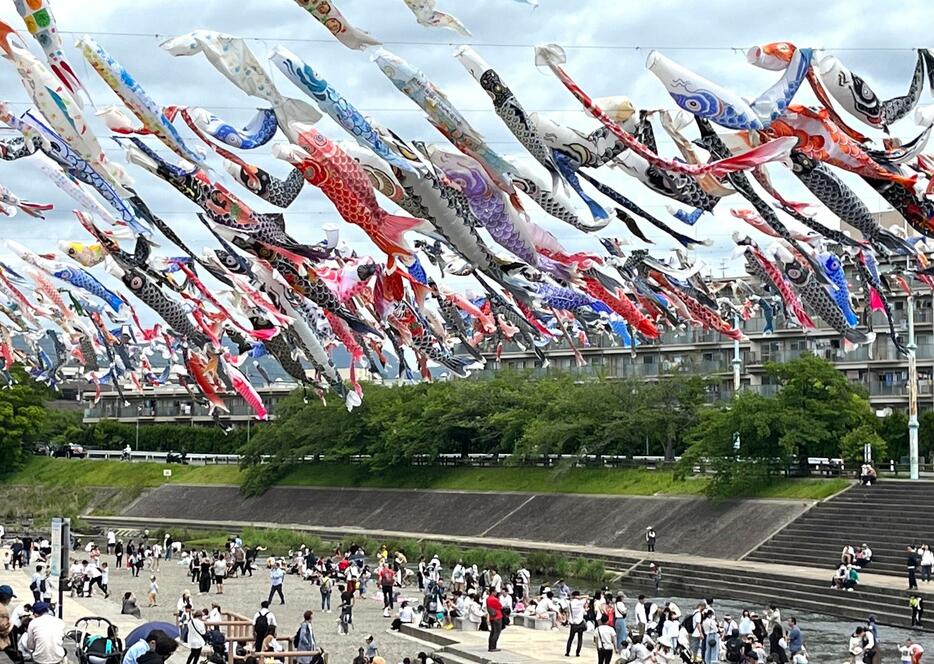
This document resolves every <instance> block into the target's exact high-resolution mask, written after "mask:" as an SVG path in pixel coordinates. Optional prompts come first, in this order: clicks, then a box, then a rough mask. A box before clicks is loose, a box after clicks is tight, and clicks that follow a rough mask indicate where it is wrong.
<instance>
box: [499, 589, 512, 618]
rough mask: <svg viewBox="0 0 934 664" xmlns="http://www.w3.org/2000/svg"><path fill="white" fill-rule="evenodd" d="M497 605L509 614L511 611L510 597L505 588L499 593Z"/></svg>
mask: <svg viewBox="0 0 934 664" xmlns="http://www.w3.org/2000/svg"><path fill="white" fill-rule="evenodd" d="M499 603H500V604H502V605H503V608H504V609H509V611H510V612H511V611H512V607H513V603H512V595H510V594H509V592H507V590H506V589H505V588H503V589H502V590H501V591H499Z"/></svg>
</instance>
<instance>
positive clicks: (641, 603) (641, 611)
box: [636, 595, 658, 634]
mask: <svg viewBox="0 0 934 664" xmlns="http://www.w3.org/2000/svg"><path fill="white" fill-rule="evenodd" d="M657 609H658V607H657V606H655V604H653V603H652V602H651V600H649V601H646V599H645V595H639V599H638V601H637V602H636V625H637V627H638V629H639V633H640V634H645V633H646V632H647V631H648V629H649V627H651V626H652V625H653V624H654V623H655V612H656V610H657Z"/></svg>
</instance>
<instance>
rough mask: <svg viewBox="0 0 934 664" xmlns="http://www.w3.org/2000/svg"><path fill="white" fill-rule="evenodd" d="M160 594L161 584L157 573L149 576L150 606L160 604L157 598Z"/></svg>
mask: <svg viewBox="0 0 934 664" xmlns="http://www.w3.org/2000/svg"><path fill="white" fill-rule="evenodd" d="M158 594H159V584H158V583H156V575H155V574H153V575H152V576H150V577H149V604H148V606H158V604H156V598H157V596H158Z"/></svg>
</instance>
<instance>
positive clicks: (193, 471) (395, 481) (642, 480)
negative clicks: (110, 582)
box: [4, 457, 848, 499]
mask: <svg viewBox="0 0 934 664" xmlns="http://www.w3.org/2000/svg"><path fill="white" fill-rule="evenodd" d="M166 468H170V469H171V470H172V475H171V477H163V474H162V471H163V470H164V469H166ZM241 479H242V472H241V471H240V469H239V468H238V467H237V466H179V465H171V466H167V465H165V464H160V463H124V462H121V461H82V460H69V459H49V458H44V457H34V458H32V459H30V460H29V461H28V462H27V464H26V466H25V467H24V468H23V469H22V470H20V471H18V472H16V473H14V474H12V475H10V476H8V477H7V478H6V479H5V482H4V483H5V484H7V485H11V484H12V485H26V486H31V487H34V486H36V485H39V486H46V487H55V488H60V489H61V488H69V489H74V488H80V487H107V488H111V489H127V490H131V489H136V490H139V489H141V488H150V487H156V486H160V485H162V484H166V483H169V484H174V483H183V484H239V483H240V481H241ZM847 483H848V482H847V481H846V480H821V479H802V480H788V481H785V482H781V483H778V484H774V485H770V486H767V487H765V488H764V489H763V490H762V491H761V492H758V493H756V494H755V495H754V496H750V497H763V498H794V499H821V498H826V497H827V496H830V495H832V494H834V493H836V492H837V491H840V490H841V489H843V488H844V487H845V486H846V485H847ZM279 484H281V485H287V486H325V487H372V488H380V487H390V488H393V487H395V488H421V489H457V490H463V491H523V492H532V493H587V494H603V495H630V496H649V495H656V494H661V495H699V494H701V493H703V491H704V488H705V487H706V484H707V481H706V480H705V479H702V478H700V479H698V478H686V479H676V478H675V477H674V476H673V474H672V473H671V472H669V471H662V470H642V469H623V470H615V469H609V468H564V469H549V468H520V467H516V468H512V467H501V468H443V467H435V466H404V467H400V468H393V469H389V470H386V471H383V472H380V473H374V472H373V471H371V470H370V469H368V468H367V467H365V466H359V465H350V464H317V465H304V466H296V467H295V468H293V469H292V470H291V471H289V472H288V473H287V474H286V475H285V476H284V477H282V478H281V479H280V480H279Z"/></svg>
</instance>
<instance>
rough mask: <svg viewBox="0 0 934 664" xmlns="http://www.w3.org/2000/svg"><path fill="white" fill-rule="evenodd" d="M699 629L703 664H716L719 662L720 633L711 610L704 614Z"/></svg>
mask: <svg viewBox="0 0 934 664" xmlns="http://www.w3.org/2000/svg"><path fill="white" fill-rule="evenodd" d="M701 629H702V631H703V638H704V647H703V649H704V664H716V663H717V662H719V661H720V632H719V631H718V629H717V619H716V617H715V616H714V613H713V611H712V610H710V609H707V612H706V613H704V619H703V621H702V622H701Z"/></svg>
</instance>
